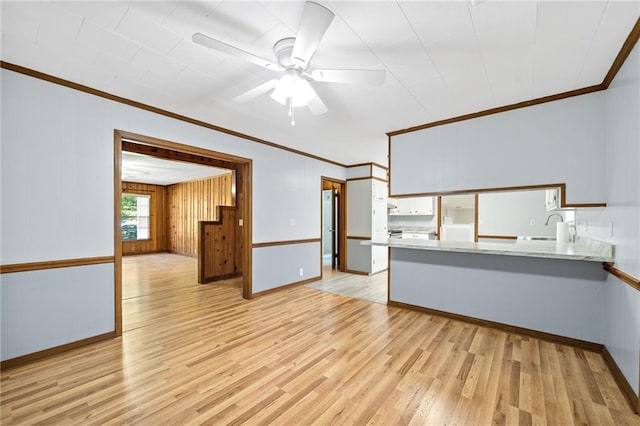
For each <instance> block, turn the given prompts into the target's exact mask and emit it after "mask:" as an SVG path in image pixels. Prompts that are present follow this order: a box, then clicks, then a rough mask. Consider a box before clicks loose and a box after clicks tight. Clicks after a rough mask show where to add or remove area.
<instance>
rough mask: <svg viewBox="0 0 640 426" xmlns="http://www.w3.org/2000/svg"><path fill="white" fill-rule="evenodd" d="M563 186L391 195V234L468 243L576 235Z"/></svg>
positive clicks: (389, 228)
mask: <svg viewBox="0 0 640 426" xmlns="http://www.w3.org/2000/svg"><path fill="white" fill-rule="evenodd" d="M560 196H561V195H560V188H543V189H530V190H514V191H495V192H483V193H478V194H476V193H469V194H452V195H441V196H421V197H402V198H389V199H388V203H387V208H388V236H389V238H391V239H421V240H440V241H467V242H479V241H480V242H483V241H484V242H505V243H509V242H516V241H517V240H518V239H521V240H527V239H528V240H531V239H536V240H546V241H552V240H555V239H557V238H558V236H559V237H560V240H562V241H569V240H574V239H575V234H576V222H575V209H572V208H560V203H559V201H560Z"/></svg>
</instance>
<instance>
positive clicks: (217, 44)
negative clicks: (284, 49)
mask: <svg viewBox="0 0 640 426" xmlns="http://www.w3.org/2000/svg"><path fill="white" fill-rule="evenodd" d="M191 40H193V42H194V43H196V44H199V45H201V46H204V47H208V48H209V49H213V50H217V51H218V52H222V53H226V54H227V55H230V56H235V57H236V58H240V59H244V60H245V61H248V62H251V63H252V64H256V65H259V66H261V67H263V68H267V69H270V70H274V71H277V70H279V69H280V67H279V66H278V65H277V64H275V63H273V62H271V61H268V60H266V59H264V58H261V57H259V56H256V55H254V54H252V53H249V52H247V51H244V50H242V49H238V48H237V47H234V46H231V45H230V44H227V43H224V42H222V41H220V40H216V39H214V38H211V37H209V36H206V35H204V34H201V33H195V34H194V35H193V36H192V37H191Z"/></svg>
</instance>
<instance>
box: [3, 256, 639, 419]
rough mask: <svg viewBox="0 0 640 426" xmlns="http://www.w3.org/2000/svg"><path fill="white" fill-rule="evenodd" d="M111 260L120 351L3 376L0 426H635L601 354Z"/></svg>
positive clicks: (170, 264) (182, 261) (111, 344)
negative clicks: (247, 293)
mask: <svg viewBox="0 0 640 426" xmlns="http://www.w3.org/2000/svg"><path fill="white" fill-rule="evenodd" d="M189 261H191V259H189V258H184V257H182V256H175V255H152V256H136V257H133V258H130V257H127V258H125V262H124V263H125V265H124V268H123V269H124V273H125V277H124V282H125V283H130V284H131V286H129V285H127V288H126V289H125V290H124V294H125V299H126V300H125V303H124V312H125V321H124V322H125V325H126V326H125V330H126V331H125V332H124V334H123V336H122V337H121V338H118V339H114V340H111V341H106V342H101V343H98V344H95V345H92V346H89V347H84V348H79V349H76V350H73V351H70V352H67V353H64V354H60V355H57V356H53V357H50V358H47V359H44V360H41V361H38V362H34V363H32V364H29V365H26V366H22V367H16V368H13V369H9V370H6V371H2V375H1V382H0V385H1V393H0V398H1V408H2V412H1V418H0V420H1V423H2V424H3V425H25V424H64V425H67V424H83V425H93V424H95V425H97V424H100V425H103V424H140V425H156V424H161V423H162V424H249V425H254V424H276V425H307V424H318V425H324V424H338V425H350V424H358V425H360V424H378V425H395V424H399V425H404V424H429V425H431V424H441V425H443V424H457V425H487V424H493V423H495V424H537V425H545V424H546V425H571V424H591V425H640V417H638V416H636V415H634V414H633V413H632V411H631V409H630V408H629V406H628V405H627V403H626V402H625V399H624V397H623V395H622V393H621V392H620V390H619V389H618V388H617V386H616V384H615V382H614V380H613V378H612V376H611V374H610V373H609V371H608V370H607V367H606V366H605V364H604V361H603V360H602V357H601V356H600V355H599V354H596V353H591V352H586V351H582V350H579V349H575V348H572V347H568V346H562V345H556V344H551V343H548V342H544V341H539V340H536V339H533V338H528V337H523V336H519V335H513V334H508V333H504V332H501V331H497V330H493V329H487V328H483V327H478V326H474V325H470V324H466V323H462V322H457V321H453V320H449V319H446V318H441V317H436V316H431V315H426V314H422V313H417V312H412V311H406V310H403V309H400V308H392V307H387V306H386V305H382V304H379V303H370V302H367V301H363V300H358V299H353V298H349V297H345V296H341V295H337V294H332V293H327V292H321V291H318V290H314V289H310V288H306V287H303V286H299V287H294V288H290V289H285V290H282V291H280V292H274V293H269V294H266V295H264V296H262V297H258V298H256V299H254V300H250V301H246V300H243V299H242V298H241V291H240V289H239V287H238V286H237V284H233V283H223V284H215V283H213V284H207V285H199V284H197V283H196V278H195V268H193V272H192V271H191V267H190V266H189V265H188V264H187V263H188V262H189Z"/></svg>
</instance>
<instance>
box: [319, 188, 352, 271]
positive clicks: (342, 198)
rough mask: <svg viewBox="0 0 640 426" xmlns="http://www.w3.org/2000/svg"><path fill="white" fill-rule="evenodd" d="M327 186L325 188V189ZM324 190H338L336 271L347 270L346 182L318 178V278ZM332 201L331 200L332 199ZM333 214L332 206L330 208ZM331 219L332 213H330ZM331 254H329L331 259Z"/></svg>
mask: <svg viewBox="0 0 640 426" xmlns="http://www.w3.org/2000/svg"><path fill="white" fill-rule="evenodd" d="M325 186H327V187H328V188H327V187H325ZM326 189H338V263H339V265H338V271H340V272H344V271H345V270H346V268H347V233H346V229H347V223H346V221H347V205H346V203H347V181H346V180H340V179H335V178H331V177H327V176H321V177H320V277H322V276H323V274H324V272H323V270H322V269H323V268H322V265H323V262H322V252H323V250H322V243H323V242H322V234H323V230H322V214H323V211H322V203H323V197H322V191H323V190H326ZM332 200H333V198H332ZM331 210H332V212H333V206H332V207H331ZM332 217H333V213H332ZM333 255H334V254H333V253H332V254H331V256H332V258H333Z"/></svg>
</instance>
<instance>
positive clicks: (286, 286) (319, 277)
mask: <svg viewBox="0 0 640 426" xmlns="http://www.w3.org/2000/svg"><path fill="white" fill-rule="evenodd" d="M321 279H322V276H321V275H318V276H316V277H311V278H307V279H306V280H302V281H296V282H293V283H289V284H285V285H282V286H279V287H274V288H270V289H268V290H263V291H259V292H257V293H254V294H253V296H264V295H266V294H270V293H276V292H278V291H282V290H287V289H290V288H291V287H297V286H301V285H304V284H309V283H312V282H314V281H318V280H321Z"/></svg>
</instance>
